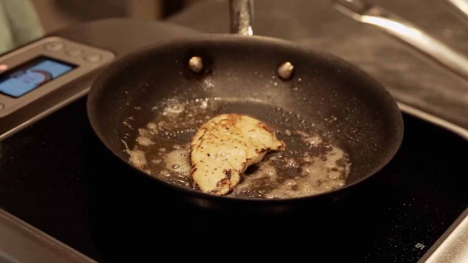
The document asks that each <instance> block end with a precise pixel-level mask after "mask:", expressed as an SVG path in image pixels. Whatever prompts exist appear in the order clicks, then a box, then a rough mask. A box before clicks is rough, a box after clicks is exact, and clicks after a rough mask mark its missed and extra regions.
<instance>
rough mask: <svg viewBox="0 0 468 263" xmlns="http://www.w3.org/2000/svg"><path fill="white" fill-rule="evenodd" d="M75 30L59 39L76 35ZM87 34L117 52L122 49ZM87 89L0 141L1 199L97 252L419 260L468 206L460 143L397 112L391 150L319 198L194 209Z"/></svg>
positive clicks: (109, 255) (11, 209)
mask: <svg viewBox="0 0 468 263" xmlns="http://www.w3.org/2000/svg"><path fill="white" fill-rule="evenodd" d="M114 22H115V21H114ZM105 23H108V22H104V24H105ZM99 26H102V24H101V25H99ZM99 26H98V27H99ZM102 27H104V26H102ZM93 28H96V26H94V27H93ZM112 28H115V25H114V26H112ZM130 28H131V27H129V30H131V29H130ZM93 30H95V32H100V31H99V30H96V29H93ZM120 30H123V29H122V27H120ZM146 30H148V29H146ZM81 31H83V28H81ZM70 32H72V33H70ZM86 32H87V33H86V34H89V30H88V31H86ZM101 32H102V31H101ZM142 32H145V31H142ZM146 32H147V31H146ZM75 33H76V32H73V31H67V32H66V33H63V34H62V35H61V37H64V38H68V39H70V38H71V40H76V41H78V39H73V38H72V36H75V38H78V37H79V36H77V35H76V34H75ZM142 34H143V33H142ZM187 34H189V33H184V34H182V35H187ZM96 35H99V36H100V35H101V33H96ZM143 35H144V36H146V34H143ZM96 39H97V40H96ZM81 41H82V42H85V41H84V40H83V39H82V40H81ZM94 41H96V44H94V45H95V46H96V47H97V48H104V49H107V50H110V52H113V53H114V54H116V55H117V56H119V55H121V54H124V53H125V52H126V51H123V49H118V48H115V49H112V48H111V47H110V45H109V46H106V45H104V44H102V43H99V38H95V39H94ZM153 41H157V39H153ZM88 44H92V43H88ZM129 45H130V46H131V44H129ZM129 45H127V47H128V46H129ZM133 45H139V44H133ZM127 51H128V49H127ZM78 83H79V84H80V85H82V83H83V82H80V81H78ZM87 85H89V81H88V82H87ZM87 87H89V86H87ZM40 88H41V87H39V88H38V89H40ZM83 95H84V94H82V95H81V98H79V99H77V98H76V97H80V96H76V97H74V99H73V100H71V99H70V100H69V101H67V103H66V105H60V109H58V108H57V109H55V110H56V111H55V112H54V113H52V114H50V113H48V114H49V115H47V116H45V117H44V116H41V119H40V120H37V121H36V122H35V123H34V124H32V125H31V124H29V123H26V124H24V125H23V126H22V130H15V132H14V133H11V134H8V136H5V138H4V139H3V140H2V141H0V208H1V209H3V210H5V211H7V212H8V213H10V214H12V215H14V216H16V217H17V218H19V219H21V220H23V221H25V222H26V223H27V224H30V225H32V226H33V227H35V228H37V229H39V230H41V231H43V232H44V233H45V234H47V235H50V236H52V237H54V238H56V239H57V240H59V241H61V242H63V243H65V244H66V245H68V246H70V247H72V248H74V249H76V250H78V251H79V252H81V253H83V254H85V255H87V256H88V257H90V258H92V259H94V260H97V261H107V262H113V261H122V260H124V259H127V258H128V259H132V260H133V261H138V260H137V259H153V258H155V256H156V254H155V253H156V252H155V251H157V254H158V255H161V253H162V254H170V255H172V256H176V255H177V254H171V253H170V252H169V251H170V249H171V248H180V247H183V246H189V247H191V248H198V247H200V248H202V249H203V248H204V249H208V248H207V247H213V246H221V247H223V246H224V247H225V248H229V249H230V247H228V246H231V245H233V244H234V243H235V244H237V245H238V246H239V247H240V248H239V249H242V247H243V246H247V244H256V245H257V246H260V245H267V244H270V248H269V250H267V251H268V254H275V253H280V252H281V250H287V249H289V248H290V246H293V248H294V249H295V251H296V252H297V253H299V254H304V255H306V254H308V255H309V256H311V257H313V258H314V259H317V260H319V259H328V260H329V261H333V260H334V261H339V260H346V262H415V261H417V260H419V259H420V258H421V257H422V256H423V255H424V254H425V253H426V252H427V251H428V249H429V248H430V247H431V246H432V245H434V243H435V242H436V240H437V239H438V238H439V237H441V235H442V234H443V233H444V232H445V231H446V230H447V229H448V228H449V226H450V225H451V224H452V223H453V222H454V221H455V220H456V219H457V218H458V217H459V216H460V215H461V214H462V212H463V211H464V210H465V209H466V208H467V206H468V195H467V193H468V178H467V177H466V168H465V163H464V162H465V159H466V158H465V156H464V155H461V154H459V153H461V152H465V151H467V150H468V142H467V141H466V140H465V139H463V138H462V137H460V136H458V135H456V134H455V133H453V132H451V131H448V130H446V129H444V128H441V127H438V126H436V125H433V124H431V123H429V122H426V121H424V120H422V119H420V118H418V117H414V116H412V115H409V114H407V113H404V114H403V116H404V122H405V133H404V140H403V143H402V145H401V148H400V150H399V151H398V153H397V154H396V156H395V157H394V159H393V160H392V161H391V162H390V163H389V164H388V165H387V166H386V167H385V168H384V169H383V170H382V171H380V172H379V173H378V174H377V175H376V176H373V177H371V178H370V179H369V180H366V182H364V183H363V184H361V185H359V186H357V187H356V190H355V191H352V192H351V193H350V194H348V195H347V196H346V197H345V198H343V199H341V200H338V201H336V202H334V203H332V204H330V205H329V206H327V207H321V208H318V207H314V206H313V205H312V204H311V206H310V208H309V209H305V210H301V211H295V212H288V213H283V214H278V215H258V214H239V213H234V212H229V211H224V212H214V211H208V210H203V209H200V208H196V207H193V206H191V205H189V204H186V203H184V202H183V201H181V200H179V199H178V198H177V195H176V194H175V193H174V192H173V191H172V190H170V189H166V188H163V187H160V186H159V185H156V183H155V182H153V181H152V180H150V179H148V178H147V177H144V176H141V175H139V174H136V173H135V172H134V171H133V170H132V169H130V168H129V167H128V166H127V165H126V164H124V163H122V162H120V161H119V160H118V159H117V158H116V157H114V156H113V155H112V154H110V152H109V151H108V150H107V149H106V148H105V147H104V146H103V145H102V144H101V143H100V141H99V140H98V138H97V137H96V136H95V135H94V133H93V131H92V129H91V126H90V124H89V122H88V119H87V115H86V97H83ZM403 108H404V109H409V108H408V107H403ZM413 113H414V112H413ZM237 240H241V242H242V243H239V242H237ZM236 242H237V243H236ZM239 244H242V245H239ZM272 246H278V248H279V249H278V251H275V250H272V248H274V247H272ZM179 251H180V249H179Z"/></svg>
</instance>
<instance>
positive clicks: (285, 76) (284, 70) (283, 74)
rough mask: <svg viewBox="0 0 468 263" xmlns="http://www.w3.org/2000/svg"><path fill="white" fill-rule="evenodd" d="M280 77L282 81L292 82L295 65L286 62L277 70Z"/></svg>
mask: <svg viewBox="0 0 468 263" xmlns="http://www.w3.org/2000/svg"><path fill="white" fill-rule="evenodd" d="M276 73H277V74H278V77H279V78H280V79H282V80H290V79H291V78H292V76H293V74H294V65H293V64H291V62H284V63H283V64H281V65H280V66H279V67H278V69H277V70H276Z"/></svg>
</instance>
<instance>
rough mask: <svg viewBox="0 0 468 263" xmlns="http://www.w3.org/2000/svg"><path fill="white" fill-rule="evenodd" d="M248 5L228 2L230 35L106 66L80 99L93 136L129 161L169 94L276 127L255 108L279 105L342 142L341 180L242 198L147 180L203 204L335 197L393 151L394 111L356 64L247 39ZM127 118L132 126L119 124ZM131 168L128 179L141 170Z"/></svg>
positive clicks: (279, 203)
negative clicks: (223, 103) (298, 192)
mask: <svg viewBox="0 0 468 263" xmlns="http://www.w3.org/2000/svg"><path fill="white" fill-rule="evenodd" d="M251 11H252V5H251V1H247V0H232V1H231V19H232V31H233V33H236V34H233V35H202V36H200V37H193V38H187V39H181V40H176V41H171V42H167V43H164V44H159V45H157V46H154V47H150V48H147V49H144V50H141V51H138V52H136V53H134V54H131V55H129V56H126V57H124V58H122V59H120V60H118V61H116V62H115V63H113V64H111V65H110V66H109V67H108V68H107V69H106V70H104V72H103V73H102V74H101V75H100V76H99V77H98V78H97V80H96V81H95V82H94V84H93V86H92V88H91V91H90V94H89V97H88V115H89V119H90V122H91V124H92V127H93V129H94V131H95V132H96V134H97V135H98V137H99V138H100V139H101V141H102V142H103V143H104V144H105V145H106V146H107V147H108V148H109V149H110V150H111V151H112V152H113V153H114V154H115V155H116V156H117V157H119V158H120V159H121V160H122V161H124V162H127V163H129V155H128V153H127V151H126V150H127V148H126V147H129V148H132V147H133V145H134V144H135V138H136V137H137V136H138V127H145V126H146V125H147V123H148V122H150V121H151V120H152V119H154V118H155V114H158V112H155V111H154V106H155V105H157V104H158V103H159V102H161V101H163V100H168V99H170V98H173V97H175V96H177V97H178V98H179V99H182V100H184V99H186V100H193V99H195V98H200V99H204V98H217V99H230V100H232V99H235V100H236V101H237V104H236V107H231V108H229V110H228V111H229V112H236V113H242V114H247V115H250V116H253V117H256V118H258V119H260V120H264V121H269V122H272V121H273V122H275V123H281V122H284V116H282V115H281V114H278V112H276V111H274V110H272V111H269V110H259V106H258V104H262V105H265V107H266V108H272V109H276V108H281V109H285V110H286V111H288V112H293V113H294V115H300V116H301V119H302V120H304V121H306V122H307V123H312V124H314V125H315V127H319V129H320V130H321V131H322V132H323V134H327V136H328V137H329V138H331V139H333V140H334V141H338V142H340V147H342V148H343V149H345V150H346V152H347V153H348V154H349V156H350V160H351V163H352V169H351V173H350V175H349V177H348V179H347V182H346V185H345V186H344V187H343V188H342V189H339V190H334V191H330V192H327V193H323V194H320V195H315V196H309V197H302V198H294V199H284V200H250V199H243V198H233V197H221V196H214V195H209V194H204V193H201V192H199V191H197V190H192V189H186V188H183V187H179V186H175V185H171V184H168V183H165V182H164V181H162V180H160V179H157V178H155V181H156V182H158V183H160V185H163V186H169V187H172V188H174V190H176V191H179V192H180V194H181V196H183V197H184V198H187V199H188V200H189V201H192V202H193V203H195V204H198V205H202V206H207V207H230V206H235V205H239V206H242V207H253V208H254V209H257V208H258V209H262V207H276V208H278V207H281V208H288V207H289V206H293V205H294V204H295V203H299V202H300V203H302V204H303V203H306V204H307V203H309V202H311V201H313V200H330V199H333V197H336V195H337V194H339V193H341V192H343V191H345V190H349V188H350V187H351V186H353V185H356V184H358V183H360V182H362V181H363V180H365V179H366V178H368V177H370V176H372V175H374V174H375V173H377V172H378V171H379V170H380V169H381V168H382V167H383V166H385V165H386V164H387V163H388V162H389V161H390V160H391V158H392V157H393V155H394V154H395V153H396V151H397V150H398V148H399V145H400V142H401V140H402V136H403V121H402V117H401V113H400V111H399V109H398V107H397V105H396V103H395V101H394V100H393V98H392V97H391V95H390V94H389V93H388V92H387V91H386V90H385V89H384V88H383V87H382V86H381V85H380V84H379V83H378V82H376V81H375V80H374V79H373V78H371V77H370V76H368V75H367V74H366V73H364V72H363V71H362V70H360V69H359V68H357V67H356V66H354V65H352V64H350V63H348V62H346V61H344V60H342V59H340V58H337V57H335V56H333V55H331V54H328V53H323V52H319V51H316V50H310V49H307V48H305V47H301V46H299V45H296V44H294V43H291V42H287V41H283V40H278V39H273V38H267V37H259V36H252V32H253V31H252V23H251V22H252V19H253V18H252V12H251ZM207 81H209V87H208V88H207ZM252 101H254V102H257V103H252ZM130 116H131V117H132V118H131V122H132V127H133V129H132V128H129V127H128V126H127V125H124V124H123V123H126V122H127V121H128V118H129V117H130ZM330 118H333V121H330ZM288 125H289V129H290V130H294V129H303V127H302V126H300V122H290V123H289V124H288ZM185 142H188V141H185ZM292 147H294V146H292ZM289 150H294V148H292V149H291V147H290V148H289ZM135 171H137V172H136V173H135V176H138V174H137V173H140V174H145V173H144V172H143V171H141V170H139V169H136V168H135ZM146 176H149V175H146ZM155 187H156V186H155Z"/></svg>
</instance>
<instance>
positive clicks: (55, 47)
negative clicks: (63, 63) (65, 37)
mask: <svg viewBox="0 0 468 263" xmlns="http://www.w3.org/2000/svg"><path fill="white" fill-rule="evenodd" d="M64 46H65V45H64V44H63V43H62V42H58V41H55V42H49V43H47V44H45V49H46V50H49V51H59V50H60V49H62V48H63V47H64Z"/></svg>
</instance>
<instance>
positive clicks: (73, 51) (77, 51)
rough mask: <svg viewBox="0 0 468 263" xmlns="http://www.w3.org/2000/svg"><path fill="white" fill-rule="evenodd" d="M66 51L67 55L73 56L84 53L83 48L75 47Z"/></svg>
mask: <svg viewBox="0 0 468 263" xmlns="http://www.w3.org/2000/svg"><path fill="white" fill-rule="evenodd" d="M65 53H67V55H70V56H72V57H76V56H78V55H81V53H83V50H81V49H77V48H74V49H69V50H67V51H65Z"/></svg>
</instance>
